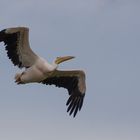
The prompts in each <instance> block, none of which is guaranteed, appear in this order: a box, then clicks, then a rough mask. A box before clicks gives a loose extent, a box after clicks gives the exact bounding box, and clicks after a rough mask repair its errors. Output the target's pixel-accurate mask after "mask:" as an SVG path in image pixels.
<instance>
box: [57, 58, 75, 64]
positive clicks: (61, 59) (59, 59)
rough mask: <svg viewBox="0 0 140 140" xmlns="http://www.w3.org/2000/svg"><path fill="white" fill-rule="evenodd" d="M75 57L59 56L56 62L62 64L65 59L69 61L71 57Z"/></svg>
mask: <svg viewBox="0 0 140 140" xmlns="http://www.w3.org/2000/svg"><path fill="white" fill-rule="evenodd" d="M73 58H75V57H74V56H63V57H57V58H56V60H55V63H56V64H60V63H62V62H64V61H67V60H70V59H73Z"/></svg>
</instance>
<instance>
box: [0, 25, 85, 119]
mask: <svg viewBox="0 0 140 140" xmlns="http://www.w3.org/2000/svg"><path fill="white" fill-rule="evenodd" d="M0 42H4V44H5V48H6V50H7V55H8V57H9V59H11V61H12V62H13V64H14V65H15V66H18V67H19V68H23V67H24V68H25V70H24V71H23V72H22V73H17V74H16V75H15V82H16V83H17V84H26V83H31V82H38V83H43V84H46V85H52V84H54V85H56V86H57V87H63V88H66V89H67V90H68V93H69V95H70V97H69V99H68V100H67V103H66V105H67V106H68V108H67V112H69V115H71V114H73V117H75V116H76V114H77V112H78V111H80V110H81V107H82V105H83V99H84V96H85V91H86V85H85V73H84V72H83V71H81V70H71V71H61V70H57V68H58V64H60V63H62V62H64V61H66V60H70V59H72V58H74V57H73V56H64V57H57V58H56V60H55V61H54V62H53V63H52V64H49V63H48V62H47V61H46V60H45V59H43V58H42V57H40V56H38V55H37V54H35V53H34V52H33V51H32V50H31V48H30V45H29V29H28V28H27V27H15V28H7V29H4V30H2V31H0Z"/></svg>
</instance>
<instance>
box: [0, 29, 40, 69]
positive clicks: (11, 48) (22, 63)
mask: <svg viewBox="0 0 140 140" xmlns="http://www.w3.org/2000/svg"><path fill="white" fill-rule="evenodd" d="M2 41H3V42H4V44H5V46H6V50H7V55H8V57H9V59H11V61H12V62H13V64H14V65H16V66H18V67H19V68H22V67H30V66H32V65H33V64H34V63H35V61H36V59H37V58H38V56H37V55H36V54H35V53H34V52H33V51H32V50H31V48H30V46H29V29H28V28H26V27H16V28H7V29H4V30H2V31H0V42H2Z"/></svg>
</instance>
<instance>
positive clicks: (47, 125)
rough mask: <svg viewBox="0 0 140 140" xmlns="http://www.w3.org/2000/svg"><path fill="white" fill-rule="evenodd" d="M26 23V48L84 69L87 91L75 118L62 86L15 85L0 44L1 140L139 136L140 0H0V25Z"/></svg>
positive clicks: (127, 138)
mask: <svg viewBox="0 0 140 140" xmlns="http://www.w3.org/2000/svg"><path fill="white" fill-rule="evenodd" d="M13 26H27V27H29V28H30V45H31V47H32V49H33V50H34V51H35V52H36V53H38V54H39V55H41V56H43V57H44V58H46V59H47V60H48V61H49V62H52V61H53V60H54V59H55V57H57V56H63V55H74V56H76V58H75V60H72V61H69V62H68V63H63V64H62V65H60V67H59V68H60V69H83V70H85V72H86V75H87V78H86V82H87V92H86V97H85V100H84V105H83V108H82V110H81V112H79V113H78V114H77V117H76V118H75V119H73V118H72V117H70V116H69V115H68V114H67V113H66V109H67V108H66V106H65V103H66V101H67V98H68V95H67V94H66V93H67V91H66V90H65V89H61V88H60V89H59V88H54V86H45V85H41V84H28V85H20V86H17V85H16V84H15V83H14V80H13V78H14V75H15V73H16V72H17V71H20V70H19V69H18V68H16V67H14V66H13V64H12V63H11V61H9V60H8V58H7V56H6V52H5V50H4V47H3V43H1V44H0V46H1V48H0V52H1V53H0V66H1V67H0V77H1V80H0V83H1V84H0V90H1V91H0V139H1V140H47V139H48V140H140V1H139V0H39V1H37V0H36V1H34V0H23V1H19V0H11V1H9V0H1V3H0V30H2V29H4V28H7V27H13Z"/></svg>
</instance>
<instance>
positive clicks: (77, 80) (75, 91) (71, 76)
mask: <svg viewBox="0 0 140 140" xmlns="http://www.w3.org/2000/svg"><path fill="white" fill-rule="evenodd" d="M42 83H43V84H46V85H52V84H54V85H56V86H57V87H63V88H66V89H67V90H68V93H69V95H70V97H69V99H68V100H67V103H66V105H67V106H68V109H67V112H69V114H70V115H71V114H72V113H73V116H74V117H75V116H76V114H77V112H78V110H79V111H80V110H81V108H82V105H83V100H84V96H85V91H86V85H85V73H84V72H83V71H78V70H77V71H76V70H75V71H58V70H56V71H54V72H53V73H52V74H50V76H48V77H47V78H46V79H45V80H44V81H42Z"/></svg>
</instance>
